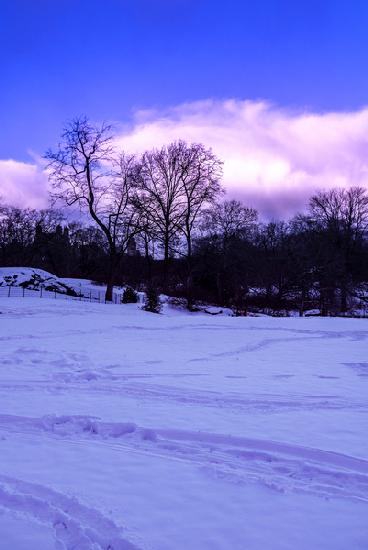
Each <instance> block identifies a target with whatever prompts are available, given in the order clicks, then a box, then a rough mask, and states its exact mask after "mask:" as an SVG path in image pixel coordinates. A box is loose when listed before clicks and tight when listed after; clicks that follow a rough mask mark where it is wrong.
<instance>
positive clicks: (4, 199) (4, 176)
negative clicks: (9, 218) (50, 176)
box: [0, 159, 48, 208]
mask: <svg viewBox="0 0 368 550" xmlns="http://www.w3.org/2000/svg"><path fill="white" fill-rule="evenodd" d="M47 183H48V182H47V177H46V175H45V173H44V172H43V169H42V168H41V166H39V165H38V164H36V163H33V164H30V163H26V162H19V161H16V160H1V159H0V204H1V203H2V204H11V205H14V206H20V207H22V208H24V207H30V208H45V207H46V206H47V202H48V196H47V187H48V185H47Z"/></svg>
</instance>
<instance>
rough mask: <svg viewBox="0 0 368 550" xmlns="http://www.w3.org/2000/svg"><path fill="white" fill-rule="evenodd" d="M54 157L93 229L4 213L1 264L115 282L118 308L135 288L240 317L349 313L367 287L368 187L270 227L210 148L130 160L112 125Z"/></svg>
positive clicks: (52, 164)
mask: <svg viewBox="0 0 368 550" xmlns="http://www.w3.org/2000/svg"><path fill="white" fill-rule="evenodd" d="M46 157H47V159H48V161H49V165H48V171H49V175H50V181H51V183H52V185H53V200H54V201H58V202H59V203H60V201H61V205H60V206H65V205H67V206H71V207H73V206H74V207H78V208H79V209H81V210H82V212H84V219H85V220H89V221H87V223H84V224H81V223H75V222H73V223H70V222H67V221H66V220H65V218H64V217H63V215H62V214H61V211H60V210H57V209H50V210H45V211H35V210H28V209H26V210H21V209H16V208H12V207H5V206H4V207H3V208H2V209H1V215H0V262H1V265H8V266H9V265H14V266H17V265H18V266H19V265H23V266H33V267H40V268H43V269H46V270H48V271H52V272H53V273H55V274H56V275H58V276H65V277H86V278H92V279H94V280H97V281H100V282H105V283H107V295H106V298H107V299H111V292H112V287H113V285H114V284H129V285H131V286H133V287H135V288H139V289H141V288H148V287H149V288H151V289H152V288H156V289H158V290H160V291H163V292H165V293H167V294H169V295H172V296H176V297H182V298H185V300H186V303H187V306H188V308H189V309H192V308H194V307H195V304H196V302H198V301H205V302H210V303H214V304H218V305H220V306H228V307H231V308H233V309H234V311H236V312H237V313H238V314H246V313H247V312H248V311H252V309H257V310H258V311H259V310H266V309H267V310H272V311H275V312H281V311H282V310H291V309H293V310H295V309H297V310H298V311H299V312H300V314H303V312H304V311H306V310H310V309H319V310H320V312H321V314H322V315H327V314H339V313H343V314H344V313H346V312H347V311H348V310H349V309H350V307H351V300H353V299H354V297H355V295H356V293H357V289H358V288H359V287H361V286H362V285H364V284H365V283H366V282H368V234H367V228H368V196H367V194H366V192H365V190H364V189H362V188H359V187H352V188H350V189H332V190H329V191H321V192H319V193H317V194H316V195H314V196H313V197H311V199H310V201H309V204H308V205H307V208H306V213H305V214H303V215H298V216H296V217H295V218H293V219H292V220H290V221H288V222H286V221H285V222H271V223H268V224H264V223H261V222H260V221H259V217H258V213H257V212H256V210H254V209H253V208H251V207H248V206H246V205H243V204H241V203H240V202H238V201H235V200H225V199H224V196H223V190H222V187H221V176H222V163H221V161H220V160H219V159H217V158H216V156H215V155H214V154H213V152H212V151H211V150H210V149H206V148H205V147H204V146H203V145H201V144H191V145H188V144H186V143H185V142H182V141H179V142H175V143H172V144H171V145H169V146H166V147H163V148H161V149H157V150H152V151H147V152H145V153H144V154H143V155H141V156H139V157H135V156H132V155H127V154H125V153H120V154H119V153H118V152H117V147H116V145H115V141H114V136H113V133H112V130H111V128H110V127H109V126H106V125H103V126H102V127H100V128H97V127H95V126H93V125H91V124H90V123H89V122H88V121H87V120H86V119H77V120H74V121H73V122H72V123H71V124H70V125H69V126H68V127H67V128H66V130H65V132H64V133H63V136H62V142H61V144H60V145H59V148H58V150H57V151H49V152H48V153H47V155H46ZM55 204H57V202H56V203H55ZM361 295H362V299H363V300H364V293H362V294H361Z"/></svg>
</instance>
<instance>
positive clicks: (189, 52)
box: [0, 0, 368, 160]
mask: <svg viewBox="0 0 368 550" xmlns="http://www.w3.org/2000/svg"><path fill="white" fill-rule="evenodd" d="M0 15H1V17H0V40H1V48H0V56H1V72H2V85H1V87H0V120H1V134H0V157H1V158H17V159H20V160H26V159H27V151H28V150H29V149H31V150H35V151H37V152H42V151H43V150H44V149H45V148H46V147H47V146H48V145H49V144H50V143H53V142H54V141H55V140H56V138H57V136H58V134H59V133H60V127H61V125H62V124H63V122H64V121H65V120H66V119H68V118H71V117H73V116H74V115H76V114H79V113H86V114H88V116H90V117H91V118H93V119H102V118H103V119H112V120H119V121H125V120H129V119H130V117H131V114H132V112H133V111H134V110H135V109H141V108H152V107H155V108H162V107H166V106H172V105H177V104H180V103H182V102H187V101H194V100H198V99H207V98H220V99H222V98H239V99H254V100H255V99H266V100H269V101H271V102H273V103H275V104H277V105H279V106H280V107H286V108H290V107H291V108H308V109H312V110H316V111H325V110H351V109H356V108H359V107H361V106H363V105H365V104H366V103H367V97H368V95H367V92H368V70H367V67H368V32H367V28H368V2H363V1H359V0H358V1H357V0H351V1H350V2H348V1H338V0H335V1H331V0H320V1H315V0H308V1H303V0H298V1H295V0H293V1H287V0H268V1H266V0H263V1H262V0H259V1H257V2H254V1H252V2H249V1H246V0H244V1H234V0H227V1H225V0H222V1H216V0H202V1H201V0H196V1H193V0H104V1H102V0H59V1H53V0H1V2H0Z"/></svg>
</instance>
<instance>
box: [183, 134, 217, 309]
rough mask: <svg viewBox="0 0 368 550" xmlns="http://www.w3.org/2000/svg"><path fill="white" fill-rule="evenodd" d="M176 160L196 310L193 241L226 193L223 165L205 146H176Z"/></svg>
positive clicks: (189, 281)
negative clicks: (201, 223) (203, 216)
mask: <svg viewBox="0 0 368 550" xmlns="http://www.w3.org/2000/svg"><path fill="white" fill-rule="evenodd" d="M173 150H174V152H175V156H176V157H177V158H178V159H179V166H180V181H181V183H182V187H183V191H184V193H183V194H184V200H183V215H182V217H181V218H180V219H179V224H180V225H179V226H178V228H179V231H180V232H181V233H182V234H183V235H184V237H185V242H186V259H187V281H186V287H187V288H186V294H187V302H188V303H187V306H188V309H191V308H192V306H193V296H192V292H193V288H192V287H193V274H192V248H193V247H192V240H193V232H194V231H195V229H196V227H197V225H198V222H199V220H200V217H201V214H202V213H203V211H204V209H205V208H206V207H208V206H209V205H210V204H213V203H214V202H215V200H216V198H217V197H218V195H219V194H220V193H221V192H222V191H223V190H222V188H221V185H220V179H221V176H222V162H221V161H220V160H219V159H218V158H217V157H216V156H215V155H214V154H213V152H212V150H211V149H206V148H205V147H204V146H203V145H202V144H197V143H193V144H191V145H187V144H186V143H185V142H184V141H179V142H177V143H175V144H173Z"/></svg>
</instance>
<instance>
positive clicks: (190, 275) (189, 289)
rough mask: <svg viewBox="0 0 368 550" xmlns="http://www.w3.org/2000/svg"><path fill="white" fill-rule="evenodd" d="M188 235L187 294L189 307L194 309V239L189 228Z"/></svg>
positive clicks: (190, 309)
mask: <svg viewBox="0 0 368 550" xmlns="http://www.w3.org/2000/svg"><path fill="white" fill-rule="evenodd" d="M187 231H188V236H187V280H186V295H187V309H188V310H189V311H192V309H193V305H194V302H193V273H192V241H191V238H190V234H189V230H187Z"/></svg>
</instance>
